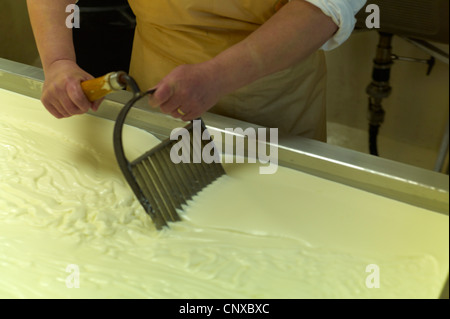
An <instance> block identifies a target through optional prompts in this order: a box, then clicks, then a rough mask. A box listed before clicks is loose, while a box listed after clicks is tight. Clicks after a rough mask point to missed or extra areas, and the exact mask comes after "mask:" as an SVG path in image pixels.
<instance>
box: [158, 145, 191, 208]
mask: <svg viewBox="0 0 450 319" xmlns="http://www.w3.org/2000/svg"><path fill="white" fill-rule="evenodd" d="M153 158H154V160H155V165H156V166H157V169H158V170H160V171H161V174H162V175H164V180H165V185H166V186H167V188H168V189H169V192H170V193H169V195H170V200H171V201H172V202H173V203H174V205H175V208H176V209H177V208H181V205H182V204H183V203H184V199H183V196H182V194H181V190H180V189H179V187H178V185H177V184H176V182H175V181H176V180H175V179H174V177H173V175H172V167H171V166H173V165H174V164H173V163H172V161H171V159H170V157H169V158H167V157H166V155H165V153H164V149H163V150H161V151H160V152H156V153H155V154H153Z"/></svg>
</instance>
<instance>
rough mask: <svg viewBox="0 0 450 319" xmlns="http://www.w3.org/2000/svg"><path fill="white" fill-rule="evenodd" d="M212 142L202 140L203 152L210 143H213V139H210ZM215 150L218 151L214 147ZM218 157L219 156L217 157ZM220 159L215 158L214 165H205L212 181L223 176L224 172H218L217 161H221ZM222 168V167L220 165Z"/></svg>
mask: <svg viewBox="0 0 450 319" xmlns="http://www.w3.org/2000/svg"><path fill="white" fill-rule="evenodd" d="M209 138H210V140H209V141H208V140H202V151H203V150H204V148H205V146H207V145H208V144H209V143H211V142H213V140H212V139H211V137H209ZM214 150H217V149H216V148H215V146H214ZM216 157H218V155H217V156H216ZM219 160H220V157H219V158H214V160H213V162H212V163H209V164H208V163H204V165H205V171H206V172H207V173H208V174H207V176H209V177H210V181H214V180H216V179H217V178H218V177H220V176H221V175H223V173H222V171H223V170H218V169H217V166H218V165H217V163H216V161H219ZM220 166H221V165H220Z"/></svg>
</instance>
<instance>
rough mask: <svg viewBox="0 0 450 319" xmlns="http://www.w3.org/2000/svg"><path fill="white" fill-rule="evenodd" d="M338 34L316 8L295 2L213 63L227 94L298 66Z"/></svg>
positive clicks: (220, 55) (335, 28)
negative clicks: (297, 64)
mask: <svg viewBox="0 0 450 319" xmlns="http://www.w3.org/2000/svg"><path fill="white" fill-rule="evenodd" d="M336 30H337V26H336V24H335V23H334V22H333V21H332V19H331V18H329V17H328V16H326V15H325V14H323V12H322V11H321V10H320V9H318V8H317V7H315V6H314V5H312V4H310V3H308V2H306V1H303V0H293V1H291V2H289V3H288V4H286V5H285V6H284V7H283V8H281V10H279V11H278V12H277V13H276V14H275V15H273V16H272V17H271V18H270V19H269V20H268V21H267V22H266V23H264V24H263V25H262V26H261V27H260V28H258V29H257V30H256V31H255V32H253V33H252V34H251V35H250V36H249V37H248V38H246V39H245V40H244V41H242V42H240V43H238V44H236V45H235V46H233V47H231V48H229V49H228V50H226V51H224V52H222V53H221V54H219V55H218V56H217V57H215V58H214V59H213V60H211V63H213V65H214V67H215V68H216V69H217V70H218V71H219V72H218V73H217V74H218V75H219V77H220V79H219V81H220V82H221V83H222V84H223V89H224V93H230V92H232V91H234V90H236V89H239V88H241V87H243V86H245V85H247V84H249V83H252V82H254V81H256V80H257V79H259V78H262V77H264V76H267V75H270V74H272V73H275V72H277V71H281V70H283V69H285V68H288V67H290V66H293V65H295V64H296V63H298V62H300V61H302V60H303V59H305V58H306V57H308V56H309V55H310V54H312V53H313V52H315V51H316V50H318V49H319V48H320V47H321V46H322V45H323V44H324V43H325V42H326V41H327V40H328V39H329V38H330V37H331V36H332V35H333V34H334V33H335V32H336Z"/></svg>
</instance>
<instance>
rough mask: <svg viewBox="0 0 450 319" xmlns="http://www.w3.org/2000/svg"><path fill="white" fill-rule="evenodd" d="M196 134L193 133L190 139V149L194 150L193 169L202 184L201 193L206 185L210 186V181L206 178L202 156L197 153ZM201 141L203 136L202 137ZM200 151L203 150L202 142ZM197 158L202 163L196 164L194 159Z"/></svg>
mask: <svg viewBox="0 0 450 319" xmlns="http://www.w3.org/2000/svg"><path fill="white" fill-rule="evenodd" d="M193 134H194V132H193V131H192V136H191V138H190V139H189V141H190V147H191V150H192V165H191V167H192V169H193V170H194V175H195V176H196V177H197V178H198V181H199V183H200V189H199V190H198V191H201V190H202V189H203V188H204V186H205V185H208V180H207V179H206V177H205V174H204V171H203V167H202V154H201V153H200V154H198V152H196V149H197V148H196V147H194V137H193ZM200 139H201V136H200ZM200 149H201V142H200ZM195 158H200V163H194V159H195Z"/></svg>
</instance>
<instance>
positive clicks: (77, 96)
mask: <svg viewBox="0 0 450 319" xmlns="http://www.w3.org/2000/svg"><path fill="white" fill-rule="evenodd" d="M66 92H67V96H68V97H69V99H70V101H71V102H72V104H73V105H75V107H76V108H78V109H79V110H80V111H81V113H86V112H87V111H89V109H90V108H91V107H92V105H93V103H92V102H90V101H89V100H88V98H87V97H86V94H84V92H83V90H82V89H81V86H80V83H79V82H76V81H71V82H68V83H67V84H66ZM78 114H80V112H78Z"/></svg>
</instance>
